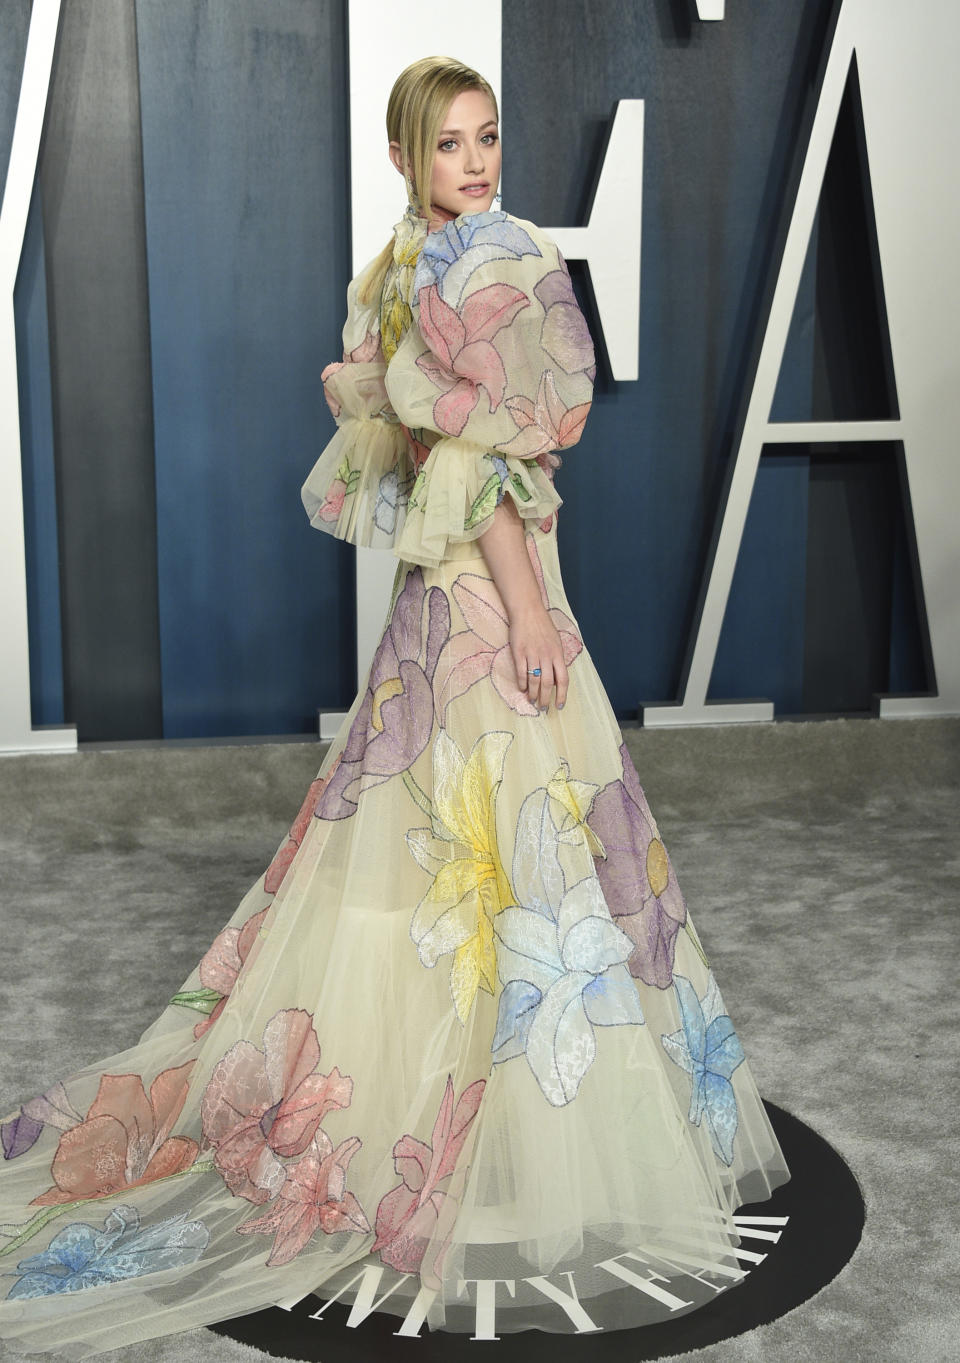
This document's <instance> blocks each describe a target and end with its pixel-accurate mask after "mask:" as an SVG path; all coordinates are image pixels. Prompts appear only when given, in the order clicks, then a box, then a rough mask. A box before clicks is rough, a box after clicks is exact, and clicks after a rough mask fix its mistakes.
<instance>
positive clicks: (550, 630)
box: [510, 605, 568, 710]
mask: <svg viewBox="0 0 960 1363" xmlns="http://www.w3.org/2000/svg"><path fill="white" fill-rule="evenodd" d="M510 652H511V653H512V655H513V664H514V667H515V668H516V669H517V687H518V689H519V690H520V691H521V692H522V693H523V694H524V695H525V696H526V697H527V699H528V700H530V701H531V702H532V703H533V704H534V705H535V706H536V707H537V709H538V710H546V708H547V706H548V705H549V704H550V694H551V692H553V691H554V690H555V691H556V704H557V709H558V710H562V709H563V705H564V702H565V701H566V699H567V683H568V676H567V664H566V663H565V662H564V658H563V644H562V643H561V642H560V635H559V634H558V633H557V627H556V625H554V623H553V621H552V620H551V619H550V616H549V615H548V614H547V611H546V607H544V606H542V605H537V606H535V607H533V608H529V609H527V610H524V611H523V612H521V613H515V614H514V615H513V616H511V619H510ZM535 667H539V669H540V675H539V677H535V676H533V675H532V669H533V668H535Z"/></svg>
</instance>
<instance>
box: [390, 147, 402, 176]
mask: <svg viewBox="0 0 960 1363" xmlns="http://www.w3.org/2000/svg"><path fill="white" fill-rule="evenodd" d="M387 154H388V155H389V157H390V160H391V161H392V162H393V164H394V167H395V169H396V170H398V171H399V172H400V174H401V175H402V174H403V158H402V157H401V155H400V143H399V142H391V143H390V144H389V145H388V147H387Z"/></svg>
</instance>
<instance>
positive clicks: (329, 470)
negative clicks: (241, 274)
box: [300, 272, 413, 549]
mask: <svg viewBox="0 0 960 1363" xmlns="http://www.w3.org/2000/svg"><path fill="white" fill-rule="evenodd" d="M362 277H363V273H362V272H361V274H360V275H358V276H357V278H356V279H354V280H352V281H351V283H350V286H349V288H348V290H347V320H346V323H345V325H344V328H343V360H342V361H337V362H336V363H334V364H329V365H327V367H326V368H325V369H324V370H323V373H322V374H321V380H322V383H323V391H324V395H325V397H326V400H327V405H328V407H329V408H330V411H331V413H332V414H333V418H334V420H335V421H336V423H337V430H336V433H335V435H334V437H333V439H332V440H331V441H330V442H329V444H328V445H327V446H326V447H325V449H324V450H323V453H322V454H321V455H320V458H319V459H318V460H317V462H316V464H314V466H313V468H312V469H311V471H310V473H309V474H308V475H307V479H306V482H305V483H304V484H303V487H302V488H301V492H300V496H301V500H302V502H303V506H304V509H305V511H306V513H307V515H308V517H309V518H310V523H311V525H313V526H315V527H316V528H317V529H318V530H325V531H327V532H328V533H329V534H332V535H336V537H337V538H338V539H343V540H349V541H350V543H351V544H356V545H360V546H363V547H371V548H380V549H389V548H392V547H393V545H394V541H395V537H396V530H397V527H398V522H402V514H403V508H404V504H405V502H406V497H407V494H408V493H409V491H410V487H411V486H412V484H413V466H412V463H411V458H410V447H409V441H408V439H407V437H406V435H405V433H404V430H403V427H402V426H401V425H400V424H399V422H398V420H397V417H396V413H395V412H394V411H393V410H392V408H391V406H390V399H389V398H388V396H387V390H386V387H385V385H384V378H385V375H386V371H387V365H386V361H385V360H384V356H383V348H382V344H381V336H380V322H379V300H376V301H375V302H374V303H372V304H370V305H362V304H360V303H359V302H358V299H357V290H358V283H359V281H360V280H361V279H362Z"/></svg>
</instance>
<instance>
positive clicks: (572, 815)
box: [547, 762, 607, 857]
mask: <svg viewBox="0 0 960 1363" xmlns="http://www.w3.org/2000/svg"><path fill="white" fill-rule="evenodd" d="M569 772H570V768H569V767H568V766H567V764H566V762H564V763H563V765H562V766H560V767H558V768H557V770H556V771H555V772H554V774H553V775H552V776H551V778H550V780H549V781H548V782H547V794H548V795H549V796H550V798H551V799H552V800H556V802H557V804H559V805H560V806H561V807H562V808H563V809H564V810H565V811H566V813H567V815H568V816H569V818H568V819H566V820H564V822H563V823H562V824H561V825H560V826H559V841H561V842H570V841H571V840H572V839H576V840H579V838H580V837H582V838H583V839H584V841H585V842H586V844H587V847H588V848H589V849H590V852H591V853H592V855H593V856H595V857H605V856H606V855H607V854H606V851H605V850H604V846H603V843H602V842H601V841H600V839H599V838H598V837H597V835H596V833H594V831H593V829H592V828H591V827H590V825H589V824H588V823H587V814H588V813H589V812H590V806H591V804H592V803H593V797H594V795H596V793H597V790H598V789H599V787H598V786H595V785H592V784H591V782H589V781H577V780H576V779H574V780H571V779H570V776H569Z"/></svg>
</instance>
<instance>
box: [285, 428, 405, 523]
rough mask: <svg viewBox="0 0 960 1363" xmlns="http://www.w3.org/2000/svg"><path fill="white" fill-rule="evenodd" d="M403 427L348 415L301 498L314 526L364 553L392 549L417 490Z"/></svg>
mask: <svg viewBox="0 0 960 1363" xmlns="http://www.w3.org/2000/svg"><path fill="white" fill-rule="evenodd" d="M408 450H409V446H408V444H407V440H406V437H405V435H404V433H403V427H402V426H400V425H399V424H398V423H397V422H395V421H393V422H391V421H385V420H384V419H383V417H360V416H349V415H346V414H343V415H342V416H341V417H340V425H339V426H338V427H337V431H336V434H335V435H334V437H333V439H332V440H331V441H330V443H329V444H328V445H327V447H326V449H325V450H324V451H323V453H322V454H321V456H320V458H319V459H318V460H317V462H316V464H314V466H313V468H312V469H311V470H310V473H309V474H308V476H307V480H306V482H305V483H304V485H303V487H302V489H301V491H300V496H301V499H302V501H303V506H304V510H305V511H306V513H307V515H308V516H309V518H310V524H311V525H313V526H315V527H316V528H317V529H318V530H325V531H326V532H327V533H328V534H330V535H336V537H337V539H341V540H349V542H350V543H351V544H356V545H358V546H359V547H360V548H369V549H391V548H393V547H394V544H395V541H396V534H397V531H398V530H399V528H400V526H401V524H402V523H403V512H404V506H405V503H406V498H407V494H408V493H409V491H410V488H411V486H412V484H413V474H412V471H411V468H410V457H409V453H408Z"/></svg>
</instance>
